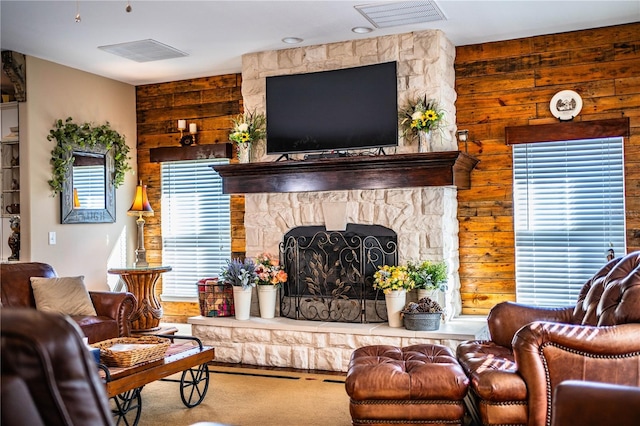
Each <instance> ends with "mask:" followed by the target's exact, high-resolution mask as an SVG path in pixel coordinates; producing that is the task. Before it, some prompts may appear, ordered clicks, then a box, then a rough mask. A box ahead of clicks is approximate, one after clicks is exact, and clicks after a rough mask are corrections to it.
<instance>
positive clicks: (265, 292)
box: [258, 285, 278, 319]
mask: <svg viewBox="0 0 640 426" xmlns="http://www.w3.org/2000/svg"><path fill="white" fill-rule="evenodd" d="M277 296H278V287H276V286H274V285H259V286H258V304H259V306H260V318H267V319H269V318H274V317H275V316H276V301H277V299H278V297H277Z"/></svg>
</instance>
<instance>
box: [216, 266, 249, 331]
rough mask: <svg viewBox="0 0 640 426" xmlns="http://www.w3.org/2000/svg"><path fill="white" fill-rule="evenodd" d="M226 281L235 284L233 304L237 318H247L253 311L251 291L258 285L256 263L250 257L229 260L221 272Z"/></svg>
mask: <svg viewBox="0 0 640 426" xmlns="http://www.w3.org/2000/svg"><path fill="white" fill-rule="evenodd" d="M220 275H221V276H222V278H223V279H224V281H225V282H226V283H229V284H231V285H232V286H233V304H234V307H235V311H236V319H238V320H247V319H249V316H250V312H251V292H252V290H253V287H255V286H256V282H257V275H256V265H255V263H254V262H253V260H252V259H250V258H245V259H244V260H240V259H232V260H227V266H226V267H224V268H223V269H222V273H221V274H220Z"/></svg>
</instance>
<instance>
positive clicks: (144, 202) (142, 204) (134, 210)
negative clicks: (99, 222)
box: [127, 181, 153, 268]
mask: <svg viewBox="0 0 640 426" xmlns="http://www.w3.org/2000/svg"><path fill="white" fill-rule="evenodd" d="M127 214H128V215H129V216H138V219H136V225H138V248H137V249H136V261H135V263H134V264H133V266H134V267H136V268H145V267H147V266H149V264H148V263H147V251H146V250H145V249H144V219H143V216H153V209H152V208H151V204H149V199H148V198H147V185H143V184H142V181H140V184H139V185H138V186H136V197H135V198H134V199H133V204H132V205H131V207H130V208H129V211H128V212H127Z"/></svg>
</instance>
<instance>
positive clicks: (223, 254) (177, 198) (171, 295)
mask: <svg viewBox="0 0 640 426" xmlns="http://www.w3.org/2000/svg"><path fill="white" fill-rule="evenodd" d="M226 163H228V160H197V161H176V162H169V163H162V263H163V264H165V265H169V266H171V267H172V271H171V272H168V273H165V274H164V275H163V276H162V299H163V300H194V299H195V298H197V296H198V288H197V285H196V283H197V282H198V280H200V279H202V278H207V277H212V276H217V275H218V274H219V273H220V270H221V269H222V267H223V266H224V265H226V260H227V259H229V258H230V257H231V219H230V217H231V215H230V198H229V196H228V195H225V194H223V193H222V178H220V176H219V175H218V174H217V173H216V172H215V170H213V169H212V168H211V166H212V165H214V164H226Z"/></svg>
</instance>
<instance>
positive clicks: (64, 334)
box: [0, 308, 113, 426]
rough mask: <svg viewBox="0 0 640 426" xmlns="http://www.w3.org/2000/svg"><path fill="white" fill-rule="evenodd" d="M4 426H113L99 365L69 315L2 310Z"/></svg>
mask: <svg viewBox="0 0 640 426" xmlns="http://www.w3.org/2000/svg"><path fill="white" fill-rule="evenodd" d="M0 342H1V345H2V346H1V351H2V363H1V377H0V385H1V388H2V390H1V395H0V403H1V407H0V410H1V411H0V416H1V419H0V421H1V422H2V426H24V425H29V426H41V425H47V426H58V425H59V426H69V425H95V426H106V425H113V416H112V414H111V409H110V408H109V399H108V397H107V394H106V390H105V386H104V383H102V381H101V380H100V377H99V375H98V367H97V365H96V362H95V360H94V359H93V358H92V356H91V354H90V352H89V351H88V350H87V349H86V348H85V345H84V343H83V342H82V339H81V334H80V329H79V328H78V325H77V324H76V323H75V322H73V321H71V320H70V319H69V318H68V317H65V316H62V315H59V314H50V313H46V312H40V311H37V310H35V309H19V308H15V309H14V308H2V309H0Z"/></svg>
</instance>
